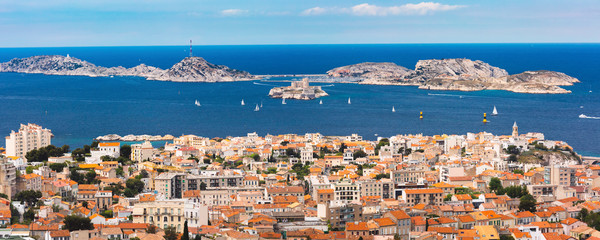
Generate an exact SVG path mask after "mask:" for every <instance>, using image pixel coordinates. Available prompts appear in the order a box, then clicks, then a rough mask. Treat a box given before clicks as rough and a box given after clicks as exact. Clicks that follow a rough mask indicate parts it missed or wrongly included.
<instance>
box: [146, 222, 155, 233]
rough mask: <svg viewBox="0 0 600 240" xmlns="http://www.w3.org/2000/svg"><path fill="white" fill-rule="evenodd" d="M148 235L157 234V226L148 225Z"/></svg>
mask: <svg viewBox="0 0 600 240" xmlns="http://www.w3.org/2000/svg"><path fill="white" fill-rule="evenodd" d="M146 233H156V226H154V225H151V224H150V225H148V228H146Z"/></svg>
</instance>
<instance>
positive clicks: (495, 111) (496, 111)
mask: <svg viewBox="0 0 600 240" xmlns="http://www.w3.org/2000/svg"><path fill="white" fill-rule="evenodd" d="M492 115H498V110H496V106H494V110H493V111H492Z"/></svg>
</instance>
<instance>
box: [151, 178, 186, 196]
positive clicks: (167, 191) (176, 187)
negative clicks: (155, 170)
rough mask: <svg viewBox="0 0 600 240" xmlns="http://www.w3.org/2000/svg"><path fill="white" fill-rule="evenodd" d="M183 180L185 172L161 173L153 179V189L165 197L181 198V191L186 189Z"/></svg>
mask: <svg viewBox="0 0 600 240" xmlns="http://www.w3.org/2000/svg"><path fill="white" fill-rule="evenodd" d="M185 180H186V174H184V173H170V172H167V173H161V174H160V175H158V177H156V178H155V179H154V189H155V190H156V192H157V193H158V194H162V195H164V196H165V197H166V198H167V199H171V198H181V197H182V196H183V192H184V191H187V190H188V188H187V182H186V181H185Z"/></svg>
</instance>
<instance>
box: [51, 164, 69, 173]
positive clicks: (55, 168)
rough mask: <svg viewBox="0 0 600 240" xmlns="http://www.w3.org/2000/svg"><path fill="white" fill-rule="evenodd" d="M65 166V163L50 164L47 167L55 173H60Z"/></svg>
mask: <svg viewBox="0 0 600 240" xmlns="http://www.w3.org/2000/svg"><path fill="white" fill-rule="evenodd" d="M66 166H67V164H66V163H51V164H50V165H49V166H48V167H49V168H50V169H52V171H55V172H57V173H59V172H62V170H63V168H65V167H66Z"/></svg>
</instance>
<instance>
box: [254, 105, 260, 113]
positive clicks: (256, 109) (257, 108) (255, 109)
mask: <svg viewBox="0 0 600 240" xmlns="http://www.w3.org/2000/svg"><path fill="white" fill-rule="evenodd" d="M259 110H260V108H259V107H258V104H256V107H255V108H254V111H255V112H258V111H259Z"/></svg>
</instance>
